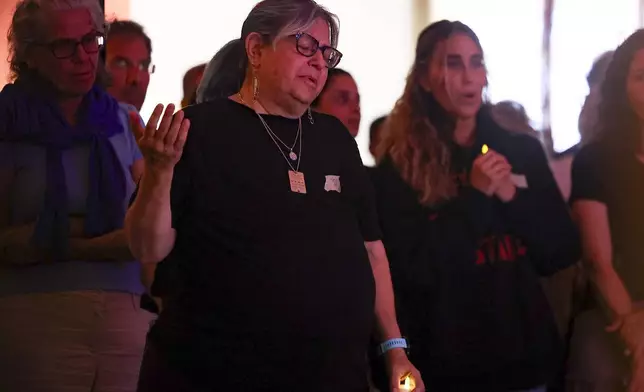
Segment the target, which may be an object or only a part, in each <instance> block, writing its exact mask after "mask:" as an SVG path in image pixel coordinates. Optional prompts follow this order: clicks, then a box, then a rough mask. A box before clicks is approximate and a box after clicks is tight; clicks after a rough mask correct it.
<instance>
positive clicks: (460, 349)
mask: <svg viewBox="0 0 644 392" xmlns="http://www.w3.org/2000/svg"><path fill="white" fill-rule="evenodd" d="M486 85H487V76H486V69H485V63H484V59H483V51H482V48H481V45H480V43H479V40H478V38H477V36H476V35H475V33H474V32H473V31H472V30H471V29H470V28H469V27H467V26H466V25H464V24H462V23H460V22H451V21H440V22H437V23H434V24H432V25H430V26H429V27H427V28H426V29H425V30H424V31H423V32H422V33H421V35H420V37H419V39H418V44H417V47H416V59H415V62H414V65H413V67H412V69H411V72H410V74H409V77H408V79H407V85H406V88H405V90H404V93H403V95H402V97H401V98H400V99H399V100H398V102H397V104H396V106H395V107H394V110H393V112H392V113H391V115H390V116H389V119H388V122H387V124H386V125H385V127H386V128H385V130H384V133H383V135H382V140H381V142H380V143H379V146H378V148H377V160H378V167H377V168H376V169H375V171H374V173H373V180H374V184H375V188H376V193H377V199H378V212H379V216H380V223H381V227H382V230H383V234H384V243H385V246H386V248H387V252H388V254H389V257H390V260H391V269H392V279H393V282H394V289H395V291H396V297H397V299H398V309H399V313H400V315H399V319H400V322H401V327H402V328H403V333H404V334H406V336H407V337H408V338H409V340H410V342H411V343H412V349H411V351H410V356H411V358H413V361H414V363H415V364H416V366H418V368H419V369H420V370H421V372H423V376H424V379H425V382H426V383H427V385H429V386H431V387H433V388H434V389H435V390H440V391H469V390H476V391H495V392H499V391H544V390H545V388H546V384H547V383H548V382H549V381H550V380H551V378H552V376H553V374H554V371H555V370H556V369H555V368H556V367H557V366H558V364H559V363H560V361H559V360H558V357H559V355H560V352H561V349H560V341H559V340H560V339H559V336H558V332H557V328H556V325H555V322H554V319H553V315H552V312H551V309H550V307H549V305H548V302H547V299H546V297H545V296H544V294H543V292H542V289H541V286H540V283H539V276H540V275H549V274H552V273H554V272H556V271H558V270H560V269H563V268H565V267H567V266H569V265H571V264H573V263H574V262H575V261H576V260H577V259H578V253H579V252H578V243H577V234H576V230H575V227H574V224H573V223H572V220H571V219H570V216H569V213H568V210H567V207H566V204H565V202H564V201H563V199H562V197H561V194H560V193H559V190H558V189H557V185H556V183H555V181H554V179H553V177H552V173H551V172H550V170H549V167H548V163H547V161H546V157H545V154H544V151H543V148H542V147H541V145H540V144H539V142H538V141H537V140H535V139H534V138H532V137H530V136H528V135H525V134H522V133H517V132H510V131H506V130H505V129H503V128H502V127H501V126H499V125H497V124H496V123H495V122H494V120H493V118H492V114H491V113H490V110H491V109H490V106H489V105H484V104H483V98H482V97H483V90H484V88H485V87H486Z"/></svg>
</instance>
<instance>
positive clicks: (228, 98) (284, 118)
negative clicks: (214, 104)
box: [226, 97, 306, 123]
mask: <svg viewBox="0 0 644 392" xmlns="http://www.w3.org/2000/svg"><path fill="white" fill-rule="evenodd" d="M226 100H227V101H228V102H230V103H232V104H233V105H234V106H237V107H240V108H242V109H243V110H245V111H247V112H249V113H251V114H252V115H253V116H257V115H258V114H259V115H260V116H262V118H274V119H279V120H281V121H288V122H297V121H299V120H300V119H301V120H302V123H304V116H305V115H306V113H304V114H303V115H302V116H300V117H295V118H288V117H284V116H280V115H277V114H270V113H257V112H256V111H255V109H253V108H251V107H250V106H248V105H245V104H243V103H241V102H237V101H235V100H234V99H232V98H230V97H226Z"/></svg>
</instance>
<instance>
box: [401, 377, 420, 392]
mask: <svg viewBox="0 0 644 392" xmlns="http://www.w3.org/2000/svg"><path fill="white" fill-rule="evenodd" d="M399 389H400V390H401V391H413V390H414V389H416V381H415V380H414V377H413V376H412V375H411V373H407V374H405V375H404V376H402V377H401V378H400V388H399Z"/></svg>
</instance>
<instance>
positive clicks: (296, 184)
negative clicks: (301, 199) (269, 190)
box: [288, 170, 306, 193]
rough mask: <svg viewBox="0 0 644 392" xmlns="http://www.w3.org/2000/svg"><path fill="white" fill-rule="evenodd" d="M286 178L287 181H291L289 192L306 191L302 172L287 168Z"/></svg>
mask: <svg viewBox="0 0 644 392" xmlns="http://www.w3.org/2000/svg"><path fill="white" fill-rule="evenodd" d="M288 179H289V182H290V183H291V192H295V193H306V182H305V181H304V173H302V172H296V171H293V170H289V171H288Z"/></svg>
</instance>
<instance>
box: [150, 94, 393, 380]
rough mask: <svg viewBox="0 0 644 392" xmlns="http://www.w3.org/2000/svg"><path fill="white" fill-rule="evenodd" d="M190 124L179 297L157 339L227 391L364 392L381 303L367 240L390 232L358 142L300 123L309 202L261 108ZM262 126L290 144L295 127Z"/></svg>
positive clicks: (210, 115) (182, 190) (178, 252)
mask: <svg viewBox="0 0 644 392" xmlns="http://www.w3.org/2000/svg"><path fill="white" fill-rule="evenodd" d="M185 114H186V117H187V118H189V119H190V120H191V129H190V131H189V136H188V141H187V144H186V147H185V150H184V155H183V157H182V159H181V161H180V162H179V164H178V165H177V166H176V168H175V173H174V179H173V184H172V190H171V204H172V218H173V226H174V227H175V229H176V230H177V240H176V243H175V247H174V249H173V251H172V253H171V254H170V256H169V257H168V258H167V259H166V260H164V262H163V263H162V264H168V265H171V266H173V268H172V269H171V270H172V271H173V273H175V274H176V276H175V279H176V280H178V281H179V282H180V287H179V288H178V289H177V290H176V292H175V293H173V294H172V295H171V296H170V298H167V299H165V302H164V305H165V306H164V311H163V312H162V314H161V316H160V318H159V319H158V321H157V323H156V324H155V327H154V328H153V333H152V335H151V336H152V338H153V339H155V340H156V342H158V344H159V345H160V346H161V347H162V348H164V349H165V351H166V352H167V353H168V356H169V357H170V358H171V360H176V362H177V363H179V362H184V363H183V364H181V365H179V366H182V367H183V368H184V369H185V370H186V371H191V372H194V374H195V375H196V377H197V378H200V377H208V378H209V379H210V380H212V382H213V383H214V385H217V386H218V387H222V384H221V382H222V380H221V378H220V376H221V375H228V374H231V373H232V374H234V373H239V372H243V373H244V376H243V377H244V378H245V381H244V384H245V385H247V386H248V385H249V383H250V384H253V383H256V384H257V385H258V386H259V385H261V386H262V388H268V389H261V390H271V389H270V388H269V386H271V385H274V386H275V385H279V386H280V387H279V388H278V390H283V391H287V390H290V387H289V386H288V385H289V384H291V383H292V382H295V381H297V382H304V381H305V380H306V383H307V390H315V391H318V390H320V391H330V390H333V391H356V390H361V388H363V386H364V383H365V381H366V377H365V355H366V350H367V345H368V341H369V336H370V333H371V330H372V323H373V311H374V301H375V285H374V280H373V274H372V271H371V267H370V263H369V259H368V256H367V253H366V250H365V247H364V242H365V241H375V240H379V239H380V236H381V234H380V230H379V227H378V219H377V216H376V212H375V211H376V208H375V201H374V196H373V190H372V186H371V183H370V180H369V177H368V175H367V173H366V170H365V169H364V167H363V165H362V161H361V159H360V156H359V152H358V149H357V146H356V143H355V141H354V140H353V139H352V138H351V136H350V134H349V133H348V132H347V130H346V129H345V128H344V127H343V126H342V124H341V123H340V122H339V121H338V120H336V119H335V118H333V117H330V116H325V115H322V114H318V113H314V115H313V116H314V120H315V122H314V124H311V123H310V122H309V120H308V118H307V117H306V116H304V117H303V118H302V128H303V129H302V139H301V141H302V149H301V154H300V159H301V163H300V168H299V170H300V171H301V172H302V173H303V174H304V176H305V183H306V194H300V193H294V192H292V191H291V187H290V182H289V175H288V171H289V170H290V168H289V165H288V164H287V162H286V159H285V157H284V156H283V155H282V153H281V152H280V150H279V149H278V147H277V144H278V143H275V142H274V141H273V140H272V139H271V137H270V136H269V134H268V132H267V130H266V129H265V128H264V127H263V125H262V123H261V122H260V119H259V118H258V116H257V114H256V113H255V112H254V111H252V110H251V109H249V108H248V107H246V106H243V105H240V104H238V103H236V102H234V101H231V100H229V99H221V100H216V101H213V102H209V103H204V104H200V105H196V106H193V107H189V108H187V109H185ZM262 117H263V118H264V120H265V121H266V122H267V124H268V125H269V126H270V128H271V129H272V131H273V132H275V133H276V134H277V136H278V137H279V138H280V139H281V140H282V141H284V143H285V144H288V145H291V144H292V143H293V141H294V140H295V138H296V133H297V129H298V120H294V119H286V118H283V117H277V116H271V115H262ZM282 150H283V152H284V153H285V154H286V155H287V156H288V150H286V149H284V148H282ZM294 151H295V152H297V153H299V152H300V146H299V143H298V144H297V145H296V147H295V149H294ZM293 166H295V162H293ZM161 270H163V269H161ZM157 278H159V277H157ZM215 375H217V376H215ZM231 385H232V384H231ZM308 387H310V388H313V389H310V388H308ZM224 389H226V388H224ZM222 390H223V389H222ZM256 390H260V389H256Z"/></svg>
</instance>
